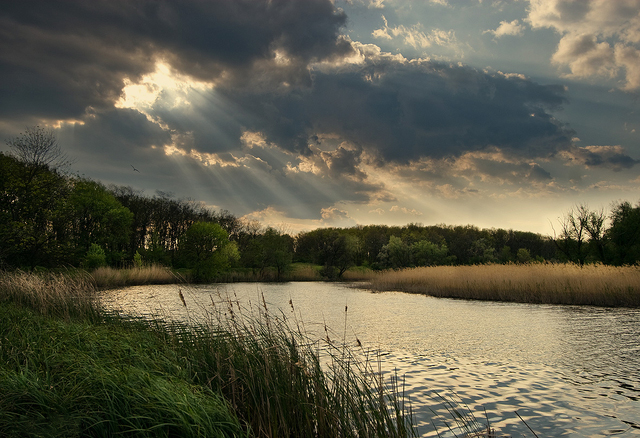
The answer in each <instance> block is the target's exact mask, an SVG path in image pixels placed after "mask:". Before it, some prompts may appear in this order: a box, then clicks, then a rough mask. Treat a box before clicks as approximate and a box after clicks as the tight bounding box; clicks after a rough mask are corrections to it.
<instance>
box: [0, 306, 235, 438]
mask: <svg viewBox="0 0 640 438" xmlns="http://www.w3.org/2000/svg"><path fill="white" fill-rule="evenodd" d="M0 333H2V334H3V340H2V345H0V394H2V397H0V430H1V431H2V436H3V437H16V438H17V437H26V436H33V437H36V436H37V437H60V438H62V437H72V438H73V437H105V438H107V437H113V436H135V437H141V438H142V437H167V436H180V437H202V436H207V437H208V436H211V437H240V436H246V432H244V431H243V428H242V425H241V423H240V421H239V420H238V418H237V417H236V416H235V414H234V413H233V412H232V410H231V408H230V406H229V404H228V403H227V402H226V401H225V400H224V399H223V398H222V397H221V396H220V395H219V394H217V393H214V392H213V391H211V390H209V389H208V388H206V387H204V386H200V385H195V384H194V383H192V382H191V381H190V379H189V375H188V373H186V372H185V370H184V367H183V366H182V365H183V364H182V360H181V358H179V357H177V356H176V354H175V351H174V350H173V349H171V348H170V347H169V346H168V345H167V343H166V342H165V340H164V339H163V337H162V336H161V334H160V333H158V332H154V331H152V330H148V329H147V328H146V327H145V326H144V325H142V324H140V323H133V322H128V323H123V321H116V320H111V322H110V323H100V324H95V323H91V322H86V321H77V320H71V321H67V322H64V321H62V320H60V319H56V318H52V317H44V316H41V315H37V314H34V313H33V312H31V311H29V310H28V309H25V308H22V307H19V306H16V305H15V304H8V303H3V304H2V305H0Z"/></svg>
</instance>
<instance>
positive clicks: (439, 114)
mask: <svg viewBox="0 0 640 438" xmlns="http://www.w3.org/2000/svg"><path fill="white" fill-rule="evenodd" d="M217 93H219V94H220V95H221V96H222V97H223V98H224V100H225V101H229V102H233V104H234V108H237V109H238V111H239V114H250V115H251V117H250V118H249V117H246V118H245V119H244V120H242V124H243V126H245V127H246V128H247V129H249V130H252V131H260V132H262V133H264V135H265V136H266V138H267V140H268V141H269V142H272V143H274V144H278V145H279V146H280V147H281V148H283V149H285V150H288V151H292V152H295V153H300V154H302V155H307V154H309V153H310V151H311V148H310V146H309V145H310V144H311V143H312V142H313V138H315V137H317V136H320V135H331V136H334V137H335V138H339V139H340V141H344V142H347V143H348V144H351V145H354V146H355V147H356V148H360V149H362V150H363V151H365V152H366V153H367V154H368V156H369V157H374V158H375V159H378V160H380V162H381V163H384V162H387V161H400V162H408V161H410V160H415V159H418V158H420V157H424V156H427V157H444V156H458V155H461V154H464V153H465V152H468V151H474V150H483V149H485V148H489V147H494V146H495V147H499V148H501V149H508V150H511V151H512V152H513V153H518V154H521V155H527V156H535V157H540V156H549V155H553V154H555V153H556V152H557V151H559V150H563V149H566V148H567V147H568V146H569V145H570V140H571V138H572V137H573V133H572V132H571V131H570V130H569V129H567V128H566V127H564V126H562V125H561V124H560V123H558V122H557V121H556V120H555V119H554V118H553V117H552V116H551V115H550V113H549V112H548V111H549V110H550V109H558V108H560V107H561V106H562V104H563V103H564V102H565V98H564V88H563V87H561V86H543V85H539V84H537V83H535V82H533V81H530V80H527V79H523V78H521V77H518V76H507V75H503V74H500V73H486V72H483V71H479V70H476V69H473V68H470V67H464V66H458V65H449V64H442V63H437V62H432V61H411V62H408V61H397V60H393V59H387V58H381V59H379V58H367V59H366V60H365V61H364V62H362V63H359V64H352V65H350V66H341V67H340V68H336V69H334V70H331V69H323V70H322V71H320V70H315V71H313V82H312V85H311V86H310V87H309V88H305V89H298V90H294V89H292V90H289V91H288V92H286V93H285V92H282V93H273V92H269V93H261V92H257V93H247V91H246V90H236V89H233V88H222V87H219V88H218V89H217ZM347 156H348V154H346V152H345V156H344V157H343V158H346V157H347ZM372 159H373V158H372Z"/></svg>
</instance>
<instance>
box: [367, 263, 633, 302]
mask: <svg viewBox="0 0 640 438" xmlns="http://www.w3.org/2000/svg"><path fill="white" fill-rule="evenodd" d="M366 285H367V286H366V287H368V288H369V289H371V290H372V291H376V292H381V291H400V292H409V293H418V294H425V295H430V296H433V297H442V298H461V299H468V300H490V301H506V302H519V303H533V304H567V305H588V306H604V307H640V267H638V266H623V267H614V266H605V265H584V266H582V267H581V266H578V265H573V264H550V263H532V264H508V265H473V266H434V267H422V268H411V269H403V270H397V271H382V272H377V273H373V274H372V275H371V277H370V279H369V280H368V281H367V283H366Z"/></svg>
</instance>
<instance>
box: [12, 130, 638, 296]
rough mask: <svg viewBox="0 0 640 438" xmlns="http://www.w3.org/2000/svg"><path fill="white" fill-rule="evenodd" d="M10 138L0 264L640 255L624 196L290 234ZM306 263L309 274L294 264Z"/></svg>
mask: <svg viewBox="0 0 640 438" xmlns="http://www.w3.org/2000/svg"><path fill="white" fill-rule="evenodd" d="M8 145H9V147H10V152H9V153H7V154H4V153H0V268H2V269H23V270H36V269H57V268H60V267H66V268H68V267H74V268H84V269H86V270H94V269H96V268H101V267H111V268H123V267H124V268H129V267H131V266H133V267H141V266H143V265H147V266H148V265H161V266H166V267H169V268H171V269H172V270H173V271H174V272H175V271H177V272H180V273H181V274H183V275H184V276H187V275H188V276H189V279H190V280H192V281H198V282H211V281H283V280H291V279H300V278H314V279H329V280H333V279H342V278H344V276H345V275H346V274H347V273H348V272H349V270H350V269H351V268H353V267H359V268H364V269H373V270H387V269H394V270H396V269H403V268H414V267H425V266H454V265H459V266H467V265H474V264H490V265H491V264H509V263H530V262H532V261H537V262H552V263H564V262H569V263H575V264H578V265H580V266H584V265H590V264H594V263H601V264H604V265H611V266H623V265H634V264H637V263H638V262H639V261H640V205H637V206H633V205H632V204H630V203H629V202H626V201H622V202H618V203H615V204H612V206H611V211H610V213H609V214H605V212H604V210H592V209H590V208H588V207H587V206H585V205H576V206H574V207H573V208H571V209H570V210H569V211H568V212H566V213H565V214H563V215H562V216H561V217H560V218H558V219H559V220H558V223H557V224H556V228H557V230H558V232H557V235H555V233H554V236H553V237H550V236H542V235H540V234H535V233H530V232H523V231H515V230H504V229H479V228H477V227H474V226H472V225H467V226H447V225H429V226H424V225H420V224H409V225H406V226H403V227H397V226H393V227H392V226H385V225H366V226H355V227H351V228H324V229H317V230H313V231H308V232H301V233H298V234H297V235H292V234H291V233H288V232H287V230H286V229H285V228H281V229H275V228H272V227H263V226H261V225H260V224H259V223H257V222H254V221H248V220H243V219H239V218H237V217H235V216H234V215H233V214H231V213H230V212H228V211H224V210H222V211H214V210H212V209H210V208H207V207H206V206H205V205H203V204H202V203H198V202H195V201H193V200H189V199H186V200H185V199H175V198H174V197H173V196H172V195H171V194H168V193H164V192H157V193H156V194H155V195H154V196H146V195H144V194H143V193H142V192H140V191H136V190H134V189H133V188H131V187H121V186H109V187H106V186H105V185H103V184H101V183H100V182H96V181H92V180H90V179H87V178H81V177H78V176H72V175H70V174H69V173H67V172H66V170H65V166H68V163H69V160H67V159H66V157H65V156H64V154H62V152H61V149H60V147H59V146H58V144H57V140H56V138H55V135H54V134H53V132H52V131H47V130H46V129H43V128H40V127H35V128H29V129H27V130H26V131H25V133H24V134H22V135H20V136H18V137H16V138H15V139H13V140H10V141H9V142H8ZM310 265H314V266H319V269H318V270H317V271H316V270H315V269H308V268H307V271H306V273H303V272H302V270H301V269H298V268H299V267H301V266H307V267H308V266H310ZM131 274H132V273H131ZM136 275H137V274H136ZM113 280H114V282H116V280H117V279H116V278H115V277H114V278H113ZM117 281H124V282H125V284H129V283H127V282H130V280H126V279H120V280H117Z"/></svg>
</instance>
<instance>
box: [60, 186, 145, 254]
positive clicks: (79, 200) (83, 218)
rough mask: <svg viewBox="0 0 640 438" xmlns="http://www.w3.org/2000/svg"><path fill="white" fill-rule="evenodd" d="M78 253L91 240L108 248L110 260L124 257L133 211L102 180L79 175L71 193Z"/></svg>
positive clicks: (106, 249) (84, 249)
mask: <svg viewBox="0 0 640 438" xmlns="http://www.w3.org/2000/svg"><path fill="white" fill-rule="evenodd" d="M69 207H70V210H71V214H72V235H73V239H74V241H75V245H76V254H77V256H78V257H83V256H84V254H86V253H87V251H89V249H90V248H91V245H92V244H97V245H98V246H100V247H101V248H104V249H105V252H106V254H107V260H108V262H109V263H110V264H114V263H118V262H120V261H122V259H123V257H124V254H125V253H126V250H127V248H128V243H129V233H130V231H131V223H132V221H133V214H132V213H131V212H130V211H129V210H128V209H127V208H126V207H123V206H122V204H120V202H118V200H117V199H116V198H115V197H114V196H113V195H112V194H111V193H110V192H109V191H108V190H107V189H106V188H105V187H104V186H103V185H102V184H100V183H97V182H95V181H90V180H84V179H78V180H76V181H75V182H74V185H73V190H72V192H71V195H70V196H69Z"/></svg>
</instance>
